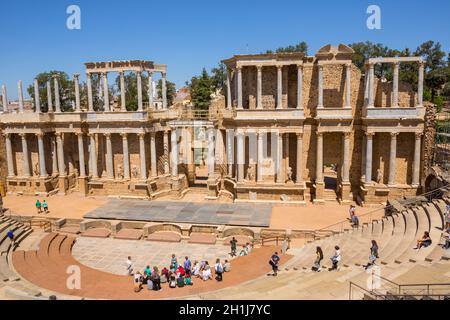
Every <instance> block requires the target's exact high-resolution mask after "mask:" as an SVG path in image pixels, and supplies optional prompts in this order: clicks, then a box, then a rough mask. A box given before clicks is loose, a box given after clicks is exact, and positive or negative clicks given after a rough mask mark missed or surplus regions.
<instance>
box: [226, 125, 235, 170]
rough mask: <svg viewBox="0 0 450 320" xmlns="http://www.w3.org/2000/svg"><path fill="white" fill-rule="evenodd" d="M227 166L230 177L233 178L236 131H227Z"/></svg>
mask: <svg viewBox="0 0 450 320" xmlns="http://www.w3.org/2000/svg"><path fill="white" fill-rule="evenodd" d="M226 134H227V164H228V175H229V176H230V177H233V176H234V175H233V162H234V130H233V129H227V130H226Z"/></svg>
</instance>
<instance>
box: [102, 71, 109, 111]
mask: <svg viewBox="0 0 450 320" xmlns="http://www.w3.org/2000/svg"><path fill="white" fill-rule="evenodd" d="M102 77H103V108H104V110H105V111H110V108H109V88H108V74H107V73H102Z"/></svg>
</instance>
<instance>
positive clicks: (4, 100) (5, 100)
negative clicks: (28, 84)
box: [2, 84, 36, 112]
mask: <svg viewBox="0 0 450 320" xmlns="http://www.w3.org/2000/svg"><path fill="white" fill-rule="evenodd" d="M35 92H36V91H35ZM2 104H3V112H6V111H8V95H7V93H6V86H5V85H4V84H3V85H2Z"/></svg>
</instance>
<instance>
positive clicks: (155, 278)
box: [150, 266, 161, 291]
mask: <svg viewBox="0 0 450 320" xmlns="http://www.w3.org/2000/svg"><path fill="white" fill-rule="evenodd" d="M150 279H151V280H152V281H151V282H153V290H155V291H159V290H161V277H160V276H159V270H158V267H156V266H154V267H153V272H152V277H151V278H150Z"/></svg>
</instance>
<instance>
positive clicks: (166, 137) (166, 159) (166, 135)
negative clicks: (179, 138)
mask: <svg viewBox="0 0 450 320" xmlns="http://www.w3.org/2000/svg"><path fill="white" fill-rule="evenodd" d="M163 143H164V144H163V146H164V174H169V132H168V131H167V130H165V131H164V138H163Z"/></svg>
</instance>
